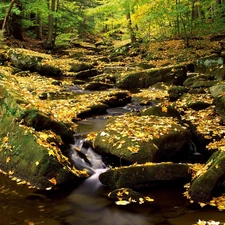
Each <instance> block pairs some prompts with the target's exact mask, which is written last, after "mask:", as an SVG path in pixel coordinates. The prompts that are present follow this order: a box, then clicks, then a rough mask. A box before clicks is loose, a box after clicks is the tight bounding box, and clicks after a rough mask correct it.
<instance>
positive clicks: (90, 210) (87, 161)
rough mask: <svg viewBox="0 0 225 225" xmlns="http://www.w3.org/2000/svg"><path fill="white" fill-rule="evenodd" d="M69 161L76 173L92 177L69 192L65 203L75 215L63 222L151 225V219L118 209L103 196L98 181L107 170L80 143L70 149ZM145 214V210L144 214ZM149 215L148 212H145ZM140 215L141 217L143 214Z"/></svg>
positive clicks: (102, 224)
mask: <svg viewBox="0 0 225 225" xmlns="http://www.w3.org/2000/svg"><path fill="white" fill-rule="evenodd" d="M72 148H73V149H75V150H74V152H73V154H72V159H73V161H74V163H75V166H76V167H77V168H79V169H86V170H87V171H88V172H89V173H90V174H92V176H90V177H89V178H88V179H86V180H85V181H84V182H83V183H82V184H81V185H80V186H79V187H78V188H76V189H75V190H74V192H72V193H71V194H70V195H69V196H68V198H67V200H68V202H70V204H71V205H72V207H73V208H74V209H75V213H74V214H73V215H71V216H69V217H67V218H66V219H65V222H66V223H67V224H69V225H81V224H82V225H92V224H93V225H97V224H98V225H154V224H157V223H154V222H153V220H154V219H153V218H151V217H149V213H148V212H147V213H146V212H145V213H146V214H147V215H142V213H143V212H142V213H140V212H135V210H131V211H130V209H129V210H127V209H126V208H125V207H118V206H116V204H115V203H114V201H112V200H109V199H108V198H107V197H106V195H107V192H108V191H109V190H107V191H106V188H105V187H104V186H103V185H102V184H101V183H100V181H99V179H98V177H99V175H100V174H101V173H103V172H105V171H106V170H108V168H107V167H106V165H105V164H104V163H103V162H102V159H101V157H100V156H99V155H98V154H96V153H95V152H94V151H93V150H92V149H91V148H88V149H87V148H84V147H83V141H82V140H77V141H76V143H75V145H74V146H72ZM147 211H148V210H147ZM149 211H151V209H149ZM145 213H143V214H145Z"/></svg>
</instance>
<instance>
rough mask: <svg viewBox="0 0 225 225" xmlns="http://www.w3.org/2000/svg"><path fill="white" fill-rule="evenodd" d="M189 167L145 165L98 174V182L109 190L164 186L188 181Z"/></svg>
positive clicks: (164, 164) (189, 177) (171, 164)
mask: <svg viewBox="0 0 225 225" xmlns="http://www.w3.org/2000/svg"><path fill="white" fill-rule="evenodd" d="M190 179H191V174H190V173H189V166H188V165H186V164H176V163H146V164H144V165H132V166H129V167H121V168H116V169H111V170H108V171H106V172H105V173H102V174H100V176H99V180H100V181H101V183H102V184H104V185H106V186H108V187H110V188H113V189H115V188H123V187H127V188H133V189H138V188H142V187H155V186H164V185H165V184H168V183H176V182H181V183H184V182H187V181H190Z"/></svg>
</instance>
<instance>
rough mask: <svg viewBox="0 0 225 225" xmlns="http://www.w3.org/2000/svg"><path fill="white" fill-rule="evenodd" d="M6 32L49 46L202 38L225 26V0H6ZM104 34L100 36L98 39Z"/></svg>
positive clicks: (2, 7)
mask: <svg viewBox="0 0 225 225" xmlns="http://www.w3.org/2000/svg"><path fill="white" fill-rule="evenodd" d="M0 24H1V26H2V29H4V30H5V35H6V36H8V37H14V38H16V39H19V40H23V39H24V37H25V36H26V37H27V36H28V37H32V38H35V39H39V40H42V41H43V42H44V47H45V48H47V49H52V48H53V47H55V45H57V46H59V45H60V46H69V45H70V43H71V40H74V39H80V38H84V37H85V38H87V37H88V38H89V39H92V40H93V41H94V42H97V41H99V38H101V39H103V40H108V39H109V38H110V39H113V40H127V39H130V40H131V41H132V42H133V43H135V42H142V43H149V42H151V41H152V40H165V39H184V41H185V45H186V46H189V40H190V39H193V38H195V39H196V38H199V39H200V38H202V37H204V36H205V35H208V34H213V33H218V32H222V31H223V30H224V28H225V1H224V0H213V1H212V0H202V1H200V0H174V1H172V0H166V1H165V0H156V1H146V0H138V1H137V0H131V1H126V0H120V1H119V0H76V1H71V0H65V1H60V0H48V1H46V0H39V1H34V0H32V1H27V0H11V1H10V0H2V1H1V2H0ZM97 37H98V38H97Z"/></svg>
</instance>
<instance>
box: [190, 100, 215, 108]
mask: <svg viewBox="0 0 225 225" xmlns="http://www.w3.org/2000/svg"><path fill="white" fill-rule="evenodd" d="M209 106H211V104H210V103H208V102H202V101H196V102H192V103H190V104H188V107H189V108H191V109H194V110H202V109H206V108H208V107H209Z"/></svg>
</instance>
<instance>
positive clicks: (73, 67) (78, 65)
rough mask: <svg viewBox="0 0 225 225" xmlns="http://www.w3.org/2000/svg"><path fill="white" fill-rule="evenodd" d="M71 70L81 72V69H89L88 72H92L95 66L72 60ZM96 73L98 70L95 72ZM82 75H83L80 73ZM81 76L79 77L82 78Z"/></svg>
mask: <svg viewBox="0 0 225 225" xmlns="http://www.w3.org/2000/svg"><path fill="white" fill-rule="evenodd" d="M70 66H71V67H70V72H79V71H85V70H86V71H87V72H86V73H91V72H90V70H91V69H92V68H93V65H91V64H88V63H84V62H72V63H71V64H70ZM95 73H96V72H95ZM80 76H81V75H80ZM80 76H78V77H77V78H78V79H80Z"/></svg>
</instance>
